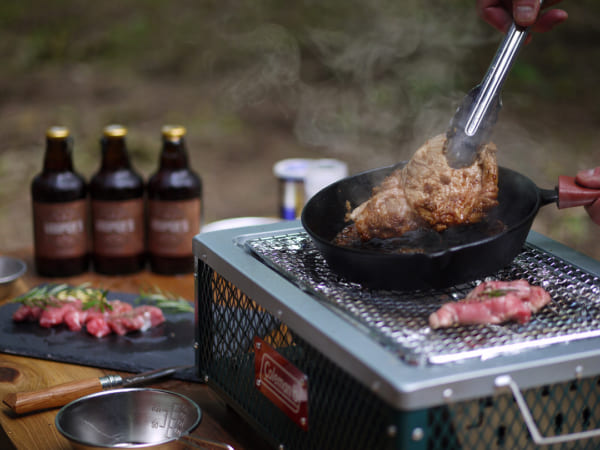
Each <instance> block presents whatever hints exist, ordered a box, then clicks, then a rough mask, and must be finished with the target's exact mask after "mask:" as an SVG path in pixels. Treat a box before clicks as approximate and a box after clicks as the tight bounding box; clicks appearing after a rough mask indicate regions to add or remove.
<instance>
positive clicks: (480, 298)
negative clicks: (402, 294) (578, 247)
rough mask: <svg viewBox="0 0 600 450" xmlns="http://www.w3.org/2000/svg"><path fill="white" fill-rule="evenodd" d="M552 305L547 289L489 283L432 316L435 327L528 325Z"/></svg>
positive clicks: (518, 282) (519, 282) (518, 283)
mask: <svg viewBox="0 0 600 450" xmlns="http://www.w3.org/2000/svg"><path fill="white" fill-rule="evenodd" d="M549 302H550V294H548V292H546V291H545V290H544V289H543V288H541V287H538V286H531V285H530V284H529V283H528V282H527V281H525V280H516V281H486V282H483V283H481V284H480V285H478V286H477V287H476V288H475V289H473V290H472V291H471V292H470V293H469V294H468V295H467V296H466V297H465V298H464V299H462V300H459V301H457V302H449V303H445V304H444V305H442V307H441V308H440V309H438V310H437V311H436V312H434V313H432V314H431V315H430V316H429V326H430V327H431V328H434V329H435V328H447V327H451V326H453V325H476V324H499V323H504V322H508V321H510V320H515V321H517V322H519V323H527V322H528V321H529V319H530V318H531V315H532V314H533V313H535V312H537V311H539V310H540V309H542V308H543V307H544V306H545V305H547V304H548V303H549Z"/></svg>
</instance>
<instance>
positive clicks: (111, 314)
mask: <svg viewBox="0 0 600 450" xmlns="http://www.w3.org/2000/svg"><path fill="white" fill-rule="evenodd" d="M12 319H13V320H14V321H15V322H24V321H37V322H38V323H39V325H40V326H42V327H44V328H50V327H53V326H56V325H60V324H62V323H64V324H65V325H67V326H68V327H69V329H70V330H71V331H80V330H81V329H83V328H84V327H85V328H86V330H87V332H88V333H89V334H91V335H93V336H95V337H98V338H100V337H104V336H106V335H108V334H110V333H112V332H114V333H116V334H119V335H124V334H127V333H129V332H131V331H136V330H140V331H146V330H148V329H149V328H152V327H155V326H157V325H159V324H161V323H163V322H165V320H166V319H165V317H164V315H163V312H162V310H161V309H160V308H158V307H156V306H151V305H142V306H138V307H136V308H134V307H133V306H132V305H131V304H130V303H127V302H122V301H120V300H111V301H108V304H106V303H105V304H103V306H102V307H99V306H93V307H90V308H86V307H85V306H84V304H83V302H82V301H81V300H80V299H79V298H77V297H70V296H69V297H66V298H56V297H50V298H49V299H48V301H47V303H46V304H45V306H43V307H38V306H30V305H21V306H20V307H19V308H18V309H17V310H16V311H15V312H14V313H13V317H12Z"/></svg>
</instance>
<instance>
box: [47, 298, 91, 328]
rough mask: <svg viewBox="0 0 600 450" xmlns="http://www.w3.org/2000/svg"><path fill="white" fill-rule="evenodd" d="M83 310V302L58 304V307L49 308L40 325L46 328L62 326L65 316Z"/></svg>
mask: <svg viewBox="0 0 600 450" xmlns="http://www.w3.org/2000/svg"><path fill="white" fill-rule="evenodd" d="M80 308H81V300H74V299H70V300H66V301H59V302H57V304H56V306H48V307H46V308H45V309H44V311H43V312H42V315H41V316H40V319H39V323H40V326H42V327H44V328H50V327H53V326H56V325H60V324H61V323H63V321H64V317H65V314H66V313H67V312H69V311H76V310H78V309H80Z"/></svg>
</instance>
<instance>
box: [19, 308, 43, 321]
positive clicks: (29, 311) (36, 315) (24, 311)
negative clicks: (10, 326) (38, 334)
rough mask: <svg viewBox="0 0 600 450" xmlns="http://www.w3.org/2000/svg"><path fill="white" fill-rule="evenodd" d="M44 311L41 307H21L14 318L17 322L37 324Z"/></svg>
mask: <svg viewBox="0 0 600 450" xmlns="http://www.w3.org/2000/svg"><path fill="white" fill-rule="evenodd" d="M42 312H44V309H43V308H41V307H40V306H29V305H21V306H20V307H19V309H17V310H16V311H15V312H14V313H13V316H12V319H13V320H14V321H15V322H37V321H38V320H39V319H40V316H41V315H42Z"/></svg>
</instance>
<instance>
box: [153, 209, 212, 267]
mask: <svg viewBox="0 0 600 450" xmlns="http://www.w3.org/2000/svg"><path fill="white" fill-rule="evenodd" d="M200 214H201V208H200V199H199V198H194V199H190V200H178V201H165V200H150V201H149V202H148V247H149V250H150V252H151V253H153V254H155V255H159V256H167V257H169V256H170V257H184V256H190V255H191V254H192V239H193V238H194V236H195V235H196V234H198V233H199V232H200V220H201V219H200Z"/></svg>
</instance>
